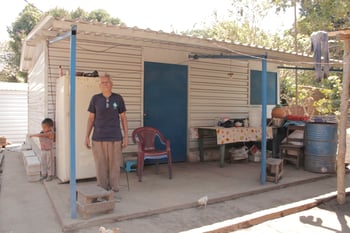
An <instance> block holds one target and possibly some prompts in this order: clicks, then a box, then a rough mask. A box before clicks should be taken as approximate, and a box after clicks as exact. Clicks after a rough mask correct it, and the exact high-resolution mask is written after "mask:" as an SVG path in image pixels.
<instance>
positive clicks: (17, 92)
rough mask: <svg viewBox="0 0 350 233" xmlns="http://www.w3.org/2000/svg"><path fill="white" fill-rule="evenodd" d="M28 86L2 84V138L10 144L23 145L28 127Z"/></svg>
mask: <svg viewBox="0 0 350 233" xmlns="http://www.w3.org/2000/svg"><path fill="white" fill-rule="evenodd" d="M27 93H28V85H27V84H26V83H0V136H5V137H6V138H7V141H8V142H10V143H23V142H24V141H25V138H26V135H27V126H28V105H27V103H28V98H27Z"/></svg>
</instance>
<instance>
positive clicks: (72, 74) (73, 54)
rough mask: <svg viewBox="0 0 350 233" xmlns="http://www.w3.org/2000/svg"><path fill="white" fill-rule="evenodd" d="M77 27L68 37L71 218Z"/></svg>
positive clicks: (73, 212) (74, 214) (73, 207)
mask: <svg viewBox="0 0 350 233" xmlns="http://www.w3.org/2000/svg"><path fill="white" fill-rule="evenodd" d="M76 34H77V26H76V25H72V28H71V37H70V95H69V96H70V97H69V98H70V109H69V110H70V199H71V218H76V217H77V203H76V201H77V200H76V189H77V187H76V171H75V169H76V162H75V160H76V159H75V157H76V156H75V89H76V85H75V73H76V72H75V71H76Z"/></svg>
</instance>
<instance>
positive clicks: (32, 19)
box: [2, 5, 42, 80]
mask: <svg viewBox="0 0 350 233" xmlns="http://www.w3.org/2000/svg"><path fill="white" fill-rule="evenodd" d="M41 16H42V14H41V12H40V11H38V10H37V8H35V7H33V6H32V5H27V6H26V7H25V8H24V9H23V10H22V12H21V13H20V14H19V16H18V17H17V19H16V20H15V22H13V23H12V25H11V27H7V32H8V34H9V37H10V41H9V51H7V53H8V54H11V55H9V56H6V60H5V67H6V69H4V70H3V71H2V74H3V75H5V76H6V75H9V79H10V80H13V79H16V77H17V75H18V76H21V77H26V75H25V74H23V73H18V71H19V64H20V59H21V49H22V40H23V39H24V38H25V37H26V35H28V34H29V32H30V31H31V30H32V29H33V28H34V26H35V25H36V24H37V22H38V21H39V20H40V18H41Z"/></svg>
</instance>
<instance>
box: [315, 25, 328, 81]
mask: <svg viewBox="0 0 350 233" xmlns="http://www.w3.org/2000/svg"><path fill="white" fill-rule="evenodd" d="M311 52H314V60H315V71H316V80H317V81H318V82H320V81H321V80H322V78H327V77H328V75H329V49H328V33H327V32H325V31H318V32H313V33H312V34H311ZM322 57H323V61H324V66H323V75H322Z"/></svg>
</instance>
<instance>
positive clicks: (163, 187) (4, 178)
mask: <svg viewBox="0 0 350 233" xmlns="http://www.w3.org/2000/svg"><path fill="white" fill-rule="evenodd" d="M3 168H4V169H3V173H2V174H1V176H0V178H1V189H0V206H1V208H0V232H38V230H40V229H42V228H43V226H46V229H49V228H50V229H51V231H46V232H57V228H59V229H62V230H63V231H76V230H77V231H79V229H82V230H83V229H86V228H88V227H90V226H91V227H96V226H99V225H102V224H112V223H114V222H119V224H120V225H123V224H124V225H125V224H126V225H128V228H130V225H129V224H130V221H134V220H138V219H139V220H141V219H148V217H150V216H151V215H157V214H161V215H159V216H167V214H166V213H167V212H168V213H169V214H171V213H174V212H176V211H182V210H188V211H191V210H195V209H196V208H191V207H197V206H198V204H197V200H198V199H199V198H200V197H203V196H208V198H209V201H208V204H214V203H217V204H216V205H224V206H225V205H228V203H229V202H232V201H234V202H235V203H234V205H235V206H236V207H238V206H240V207H239V208H240V209H233V210H235V215H237V216H241V215H242V214H243V213H251V212H255V211H258V210H260V209H261V208H271V207H274V206H279V205H281V204H283V203H289V202H293V201H297V200H303V199H305V198H311V197H313V196H315V194H318V193H326V192H329V191H333V190H334V184H335V182H334V181H332V180H330V179H327V178H330V177H331V178H332V177H333V178H332V179H334V175H329V174H317V173H310V172H306V171H304V170H303V169H299V170H298V169H296V168H295V166H291V165H286V166H285V170H284V175H283V178H282V180H280V182H279V183H278V184H275V183H271V182H266V184H264V185H261V184H260V179H259V176H260V164H259V163H253V162H248V163H247V162H236V163H232V164H228V163H226V164H225V167H223V168H220V167H219V162H203V163H176V164H174V165H173V179H172V180H169V179H168V175H167V166H166V165H161V166H160V174H155V169H154V166H147V167H146V168H145V172H144V177H143V182H138V178H137V176H136V174H135V173H134V172H133V173H129V181H130V191H128V188H127V186H126V178H125V174H124V173H123V172H122V174H121V179H120V181H121V187H120V193H119V194H118V196H120V197H122V200H121V202H116V204H115V209H114V211H113V212H111V213H108V214H96V215H92V216H91V217H90V218H88V219H83V218H82V217H81V216H79V215H78V217H77V218H76V219H72V218H71V210H70V207H71V206H70V185H69V184H59V182H58V180H57V179H55V180H53V181H51V182H34V183H29V182H28V181H27V179H26V175H25V170H24V166H23V159H22V157H21V153H18V152H5V162H4V166H3ZM326 181H327V182H326ZM330 182H331V183H330ZM333 183H334V184H333ZM95 184H96V181H85V182H78V184H77V185H78V187H79V186H84V185H92V186H94V185H95ZM303 184H305V185H303ZM306 187H308V188H306ZM305 188H306V189H305ZM291 190H292V191H291ZM320 190H322V192H320ZM265 193H266V194H265ZM282 193H284V194H282ZM261 195H263V197H262V196H261ZM318 195H319V194H318ZM258 196H259V200H260V202H261V203H260V202H259V200H258V199H257V200H255V199H256V198H258ZM270 196H271V198H270V199H271V200H266V198H267V197H270ZM265 197H266V198H265ZM251 199H254V201H253V200H251ZM258 202H259V203H260V204H257V203H258ZM220 203H222V204H220ZM225 203H226V204H225ZM216 205H210V206H208V207H207V209H208V210H210V209H211V208H212V206H216ZM261 205H263V206H264V207H262V206H261ZM222 208H226V207H222ZM227 208H229V207H227ZM241 208H242V209H241ZM219 209H220V210H221V211H224V212H225V210H223V209H221V207H220V208H219ZM219 209H218V211H219ZM236 212H237V213H236ZM196 214H197V212H196ZM203 214H205V212H203ZM124 220H125V221H124ZM145 221H148V220H145ZM79 232H80V231H79ZM82 232H85V231H84V230H83V231H82ZM86 232H90V231H86ZM91 232H95V230H94V231H91ZM129 232H136V231H129ZM137 232H138V231H137Z"/></svg>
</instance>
